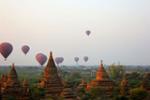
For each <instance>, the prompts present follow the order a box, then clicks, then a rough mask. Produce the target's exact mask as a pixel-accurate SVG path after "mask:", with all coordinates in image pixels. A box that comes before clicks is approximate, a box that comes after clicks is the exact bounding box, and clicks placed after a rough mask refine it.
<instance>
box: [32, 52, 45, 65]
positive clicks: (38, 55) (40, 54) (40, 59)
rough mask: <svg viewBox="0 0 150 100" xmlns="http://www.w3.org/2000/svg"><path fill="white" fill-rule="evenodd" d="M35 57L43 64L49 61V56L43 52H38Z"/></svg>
mask: <svg viewBox="0 0 150 100" xmlns="http://www.w3.org/2000/svg"><path fill="white" fill-rule="evenodd" d="M35 58H36V60H37V61H38V63H39V64H40V65H41V66H42V65H44V64H45V62H46V61H47V56H46V55H44V54H43V53H38V54H36V56H35Z"/></svg>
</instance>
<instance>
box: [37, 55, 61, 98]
mask: <svg viewBox="0 0 150 100" xmlns="http://www.w3.org/2000/svg"><path fill="white" fill-rule="evenodd" d="M39 87H40V88H44V89H45V91H46V92H45V99H48V98H53V99H54V100H56V99H57V97H58V96H59V95H60V93H61V92H62V89H63V84H62V80H61V78H60V77H59V75H58V71H57V67H56V65H55V62H54V60H53V56H52V52H50V57H49V61H48V64H47V66H46V67H45V69H44V74H43V78H42V80H41V82H40V84H39Z"/></svg>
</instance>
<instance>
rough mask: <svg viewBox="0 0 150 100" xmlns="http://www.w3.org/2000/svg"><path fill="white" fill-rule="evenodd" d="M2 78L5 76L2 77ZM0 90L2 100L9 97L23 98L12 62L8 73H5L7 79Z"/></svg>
mask: <svg viewBox="0 0 150 100" xmlns="http://www.w3.org/2000/svg"><path fill="white" fill-rule="evenodd" d="M3 79H5V78H4V77H3ZM1 91H2V100H8V99H10V98H11V99H16V100H23V99H22V88H21V85H20V82H19V80H18V75H17V72H16V69H15V66H14V64H13V65H12V67H11V70H10V72H9V74H8V75H7V80H6V82H5V83H4V84H3V87H2V89H1Z"/></svg>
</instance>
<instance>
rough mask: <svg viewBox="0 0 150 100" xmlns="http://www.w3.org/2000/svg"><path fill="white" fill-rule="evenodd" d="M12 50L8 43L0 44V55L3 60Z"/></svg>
mask: <svg viewBox="0 0 150 100" xmlns="http://www.w3.org/2000/svg"><path fill="white" fill-rule="evenodd" d="M12 50H13V46H12V45H11V44H10V43H8V42H3V43H1V44H0V53H1V54H2V56H3V57H4V58H5V60H6V59H7V57H8V56H9V55H10V54H11V52H12Z"/></svg>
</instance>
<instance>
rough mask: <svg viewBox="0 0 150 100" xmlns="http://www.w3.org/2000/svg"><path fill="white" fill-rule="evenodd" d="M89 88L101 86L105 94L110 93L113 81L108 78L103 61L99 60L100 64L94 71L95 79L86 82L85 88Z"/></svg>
mask: <svg viewBox="0 0 150 100" xmlns="http://www.w3.org/2000/svg"><path fill="white" fill-rule="evenodd" d="M90 88H101V89H102V90H104V91H105V92H106V95H111V94H112V90H113V81H112V80H110V78H109V76H108V74H107V72H106V70H105V68H104V66H103V61H102V60H101V64H100V66H99V68H98V70H97V73H96V79H95V80H92V81H91V83H89V84H88V86H87V89H88V90H89V89H90Z"/></svg>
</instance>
